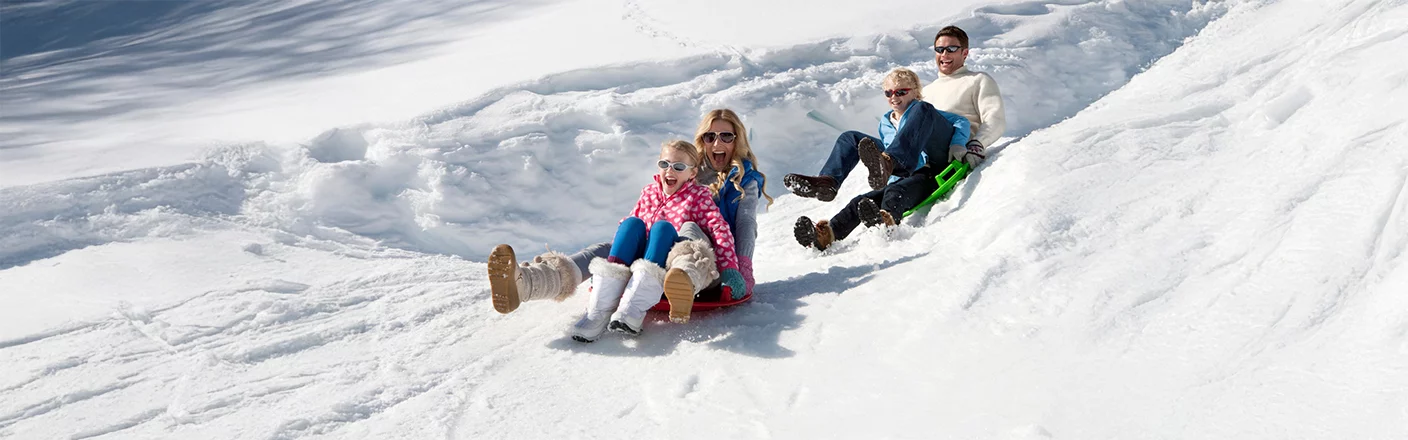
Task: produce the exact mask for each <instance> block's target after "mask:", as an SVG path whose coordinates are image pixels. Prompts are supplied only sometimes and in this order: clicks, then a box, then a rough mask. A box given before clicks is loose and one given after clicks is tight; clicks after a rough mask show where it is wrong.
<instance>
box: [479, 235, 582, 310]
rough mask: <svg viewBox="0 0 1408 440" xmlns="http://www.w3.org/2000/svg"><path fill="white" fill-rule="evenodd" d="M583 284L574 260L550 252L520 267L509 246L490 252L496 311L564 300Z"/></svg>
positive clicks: (490, 281)
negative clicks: (523, 304)
mask: <svg viewBox="0 0 1408 440" xmlns="http://www.w3.org/2000/svg"><path fill="white" fill-rule="evenodd" d="M581 283H582V271H581V269H578V268H577V264H576V263H573V262H572V259H571V258H568V257H567V256H566V255H563V254H561V253H558V252H548V253H546V254H542V255H539V256H537V257H534V258H533V261H524V262H523V264H522V265H519V264H517V261H515V256H514V253H513V248H512V247H510V246H509V245H506V244H501V245H498V246H495V247H494V250H493V251H492V252H490V253H489V289H490V290H491V291H492V292H493V295H492V296H491V297H492V299H493V302H494V310H497V311H498V312H499V313H509V312H512V311H514V310H516V309H518V306H519V304H521V303H522V302H524V301H537V300H544V299H553V300H557V301H562V300H565V299H567V298H569V297H571V296H572V294H573V293H576V291H577V285H578V284H581Z"/></svg>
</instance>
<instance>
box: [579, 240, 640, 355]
mask: <svg viewBox="0 0 1408 440" xmlns="http://www.w3.org/2000/svg"><path fill="white" fill-rule="evenodd" d="M591 271H592V290H591V293H590V294H588V295H587V313H586V314H585V315H582V319H579V320H577V323H576V324H572V327H571V328H569V329H567V334H568V335H570V336H572V339H575V340H577V341H579V342H592V341H595V340H596V338H597V337H599V336H601V333H602V332H605V331H606V326H607V324H610V323H611V312H612V311H613V310H616V306H617V305H618V304H620V302H621V294H622V293H625V291H626V282H628V281H629V280H630V279H631V268H629V267H626V265H624V264H620V263H612V262H610V261H606V259H605V258H596V259H593V260H592V264H591Z"/></svg>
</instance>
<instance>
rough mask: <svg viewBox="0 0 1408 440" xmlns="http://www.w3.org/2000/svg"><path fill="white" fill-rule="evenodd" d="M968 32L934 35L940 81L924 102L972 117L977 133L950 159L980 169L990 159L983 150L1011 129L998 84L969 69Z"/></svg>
mask: <svg viewBox="0 0 1408 440" xmlns="http://www.w3.org/2000/svg"><path fill="white" fill-rule="evenodd" d="M967 60H968V33H966V32H963V29H959V28H958V27H957V26H948V27H945V28H943V29H940V30H939V34H938V35H936V36H934V63H936V64H938V66H939V78H938V79H936V80H934V82H933V83H930V84H929V85H928V86H925V87H924V100H925V101H927V102H929V103H930V104H933V105H934V108H937V109H939V110H943V111H946V112H949V113H956V114H958V115H960V116H963V117H965V118H968V122H969V126H970V127H971V128H972V130H973V133H972V136H971V137H970V138H969V139H970V140H969V141H968V145H966V147H967V149H966V151H965V150H960V149H957V148H953V149H951V150H950V151H949V160H963V161H964V162H968V164H969V165H971V166H977V165H978V163H979V162H982V160H983V159H984V158H985V157H986V156H985V155H984V153H983V149H985V148H987V147H988V146H991V145H992V144H993V143H995V142H997V140H998V138H1001V137H1002V131H1003V130H1006V129H1007V117H1006V116H1005V114H1004V111H1003V109H1002V94H1001V92H999V91H998V89H997V82H996V81H993V80H992V77H991V76H988V74H986V73H983V72H974V71H971V70H968V67H966V66H964V65H963V62H964V61H967Z"/></svg>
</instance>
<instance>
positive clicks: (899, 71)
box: [881, 67, 924, 99]
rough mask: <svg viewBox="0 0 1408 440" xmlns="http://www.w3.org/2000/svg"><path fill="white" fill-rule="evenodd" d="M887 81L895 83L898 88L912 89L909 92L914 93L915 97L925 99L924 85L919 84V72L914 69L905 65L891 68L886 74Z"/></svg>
mask: <svg viewBox="0 0 1408 440" xmlns="http://www.w3.org/2000/svg"><path fill="white" fill-rule="evenodd" d="M885 82H886V83H890V84H894V85H895V88H897V89H911V90H910V91H909V93H911V94H913V95H914V99H924V87H923V86H920V85H919V74H917V73H914V71H913V70H909V69H906V68H903V67H900V68H896V69H895V70H891V71H890V73H887V74H885ZM882 84H883V83H882ZM881 87H884V86H883V85H882V86H881Z"/></svg>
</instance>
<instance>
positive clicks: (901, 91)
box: [885, 89, 914, 98]
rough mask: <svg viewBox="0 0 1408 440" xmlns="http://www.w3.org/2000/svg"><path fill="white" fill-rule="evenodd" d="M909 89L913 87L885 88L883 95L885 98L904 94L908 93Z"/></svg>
mask: <svg viewBox="0 0 1408 440" xmlns="http://www.w3.org/2000/svg"><path fill="white" fill-rule="evenodd" d="M910 90H914V89H894V90H886V91H885V97H886V98H889V97H891V96H904V95H908V94H909V91H910Z"/></svg>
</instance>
